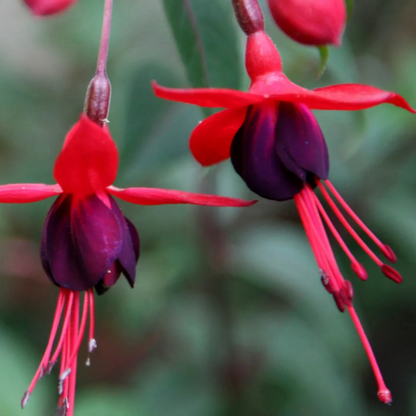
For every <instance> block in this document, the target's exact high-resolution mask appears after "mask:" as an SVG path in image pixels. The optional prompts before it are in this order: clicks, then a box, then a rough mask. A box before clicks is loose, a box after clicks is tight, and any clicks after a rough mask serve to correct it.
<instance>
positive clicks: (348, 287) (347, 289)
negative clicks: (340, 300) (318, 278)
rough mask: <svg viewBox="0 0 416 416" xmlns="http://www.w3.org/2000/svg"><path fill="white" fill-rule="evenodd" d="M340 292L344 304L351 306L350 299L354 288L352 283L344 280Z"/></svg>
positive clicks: (352, 297)
mask: <svg viewBox="0 0 416 416" xmlns="http://www.w3.org/2000/svg"><path fill="white" fill-rule="evenodd" d="M342 292H343V295H344V300H345V303H346V305H347V306H351V305H352V300H353V299H354V288H353V287H352V284H351V282H350V281H349V280H346V281H345V282H344V288H343V291H342Z"/></svg>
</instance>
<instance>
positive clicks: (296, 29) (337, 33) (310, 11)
mask: <svg viewBox="0 0 416 416" xmlns="http://www.w3.org/2000/svg"><path fill="white" fill-rule="evenodd" d="M268 3H269V8H270V11H271V13H272V16H273V19H274V21H275V22H276V24H277V26H279V28H280V29H281V30H282V31H283V32H284V33H285V34H286V35H287V36H289V37H290V38H292V39H293V40H295V41H296V42H299V43H303V44H304V45H315V46H321V45H329V44H332V45H336V46H340V45H341V40H342V34H343V32H344V28H345V23H346V20H347V8H346V5H345V0H268Z"/></svg>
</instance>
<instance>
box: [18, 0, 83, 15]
mask: <svg viewBox="0 0 416 416" xmlns="http://www.w3.org/2000/svg"><path fill="white" fill-rule="evenodd" d="M23 1H24V2H25V3H26V4H27V6H28V7H29V8H30V10H32V13H33V14H34V15H36V16H49V15H52V14H56V13H61V12H64V11H65V10H67V9H69V8H70V7H71V6H73V5H74V4H75V3H76V2H77V0H23Z"/></svg>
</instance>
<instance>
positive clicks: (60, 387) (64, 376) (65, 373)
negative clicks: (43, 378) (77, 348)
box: [58, 368, 71, 395]
mask: <svg viewBox="0 0 416 416" xmlns="http://www.w3.org/2000/svg"><path fill="white" fill-rule="evenodd" d="M70 374H71V369H70V368H67V369H66V370H64V371H63V372H62V374H61V375H60V376H59V382H58V393H59V395H61V394H62V393H63V391H64V381H65V380H66V379H67V377H68V376H69V375H70Z"/></svg>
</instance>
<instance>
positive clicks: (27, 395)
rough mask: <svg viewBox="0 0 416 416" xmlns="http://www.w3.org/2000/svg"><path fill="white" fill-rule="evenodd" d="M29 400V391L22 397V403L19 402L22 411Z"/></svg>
mask: <svg viewBox="0 0 416 416" xmlns="http://www.w3.org/2000/svg"><path fill="white" fill-rule="evenodd" d="M29 399H30V392H29V390H27V391H25V394H24V395H23V398H22V401H21V405H22V409H24V408H25V406H26V405H27V402H28V401H29Z"/></svg>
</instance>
